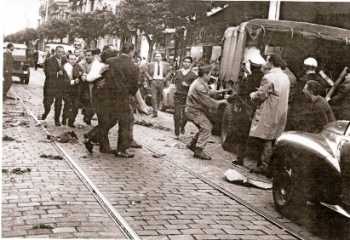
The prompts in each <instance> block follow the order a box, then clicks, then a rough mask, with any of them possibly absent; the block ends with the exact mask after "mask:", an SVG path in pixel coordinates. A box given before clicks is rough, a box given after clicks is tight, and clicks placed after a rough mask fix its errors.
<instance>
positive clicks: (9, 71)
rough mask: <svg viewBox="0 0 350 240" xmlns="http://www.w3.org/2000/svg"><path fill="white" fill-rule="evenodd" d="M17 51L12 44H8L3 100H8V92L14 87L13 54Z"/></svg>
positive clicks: (5, 55)
mask: <svg viewBox="0 0 350 240" xmlns="http://www.w3.org/2000/svg"><path fill="white" fill-rule="evenodd" d="M14 49H15V47H14V46H13V44H12V43H8V44H7V46H6V50H5V52H4V68H3V74H4V85H3V86H4V87H3V88H4V89H3V91H4V92H3V98H4V99H5V98H6V95H7V92H8V91H9V89H10V87H11V85H12V71H13V56H12V52H13V50H14Z"/></svg>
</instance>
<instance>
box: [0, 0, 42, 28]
mask: <svg viewBox="0 0 350 240" xmlns="http://www.w3.org/2000/svg"><path fill="white" fill-rule="evenodd" d="M0 1H1V2H2V3H1V25H2V26H1V27H2V32H3V34H4V35H7V34H9V33H14V32H17V31H19V30H22V29H24V28H26V27H32V28H36V27H37V26H38V19H39V7H40V0H0Z"/></svg>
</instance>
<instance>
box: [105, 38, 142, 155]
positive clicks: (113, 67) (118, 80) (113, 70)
mask: <svg viewBox="0 0 350 240" xmlns="http://www.w3.org/2000/svg"><path fill="white" fill-rule="evenodd" d="M133 55H134V45H133V44H129V43H126V44H124V46H123V49H122V54H121V55H120V56H118V57H112V58H109V59H108V60H107V61H106V62H107V64H108V65H109V71H108V72H109V73H108V74H106V76H105V78H106V87H107V88H109V89H110V91H111V96H112V98H111V100H112V104H111V105H110V107H111V109H110V111H108V112H109V116H104V117H105V118H106V119H108V120H109V121H108V124H106V125H104V126H101V128H100V134H101V135H102V136H108V131H109V130H110V129H111V128H112V127H113V126H114V125H115V124H116V123H118V124H119V127H118V147H117V151H116V153H115V155H116V156H117V157H124V158H131V157H133V156H134V155H133V154H131V153H129V152H128V151H127V149H128V148H129V147H130V138H129V136H130V134H129V131H131V128H130V121H131V120H132V112H131V109H130V96H134V95H135V94H136V92H137V90H138V77H139V73H138V67H137V66H136V65H135V64H134V62H133V60H132V57H133Z"/></svg>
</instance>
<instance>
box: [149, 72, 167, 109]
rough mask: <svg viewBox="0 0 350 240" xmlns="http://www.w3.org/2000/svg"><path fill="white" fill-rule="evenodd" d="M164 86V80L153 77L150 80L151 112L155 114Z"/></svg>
mask: <svg viewBox="0 0 350 240" xmlns="http://www.w3.org/2000/svg"><path fill="white" fill-rule="evenodd" d="M164 86H165V83H164V80H155V79H154V80H152V81H151V92H152V108H153V114H157V112H158V109H159V106H160V102H161V101H162V94H163V89H164Z"/></svg>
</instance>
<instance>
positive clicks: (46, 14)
mask: <svg viewBox="0 0 350 240" xmlns="http://www.w3.org/2000/svg"><path fill="white" fill-rule="evenodd" d="M49 1H50V0H45V23H46V22H47V18H48V15H49Z"/></svg>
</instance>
